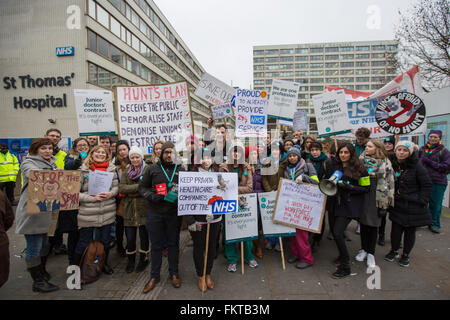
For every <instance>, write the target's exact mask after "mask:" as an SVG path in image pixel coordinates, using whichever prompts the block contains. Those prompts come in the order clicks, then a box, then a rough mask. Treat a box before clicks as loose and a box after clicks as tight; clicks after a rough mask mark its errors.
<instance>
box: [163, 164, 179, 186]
mask: <svg viewBox="0 0 450 320" xmlns="http://www.w3.org/2000/svg"><path fill="white" fill-rule="evenodd" d="M177 166H178V165H177V164H176V165H175V169H173V173H172V178H170V180H169V176H168V175H167V173H166V170H164V168H163V166H162V165H161V169H162V171H163V172H164V174H165V175H166V178H167V180H168V181H169V184H168V185H167V186H168V187H169V188H170V187H172V180H173V177H174V175H175V172H176V171H177Z"/></svg>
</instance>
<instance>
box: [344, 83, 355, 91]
mask: <svg viewBox="0 0 450 320" xmlns="http://www.w3.org/2000/svg"><path fill="white" fill-rule="evenodd" d="M341 87H342V88H343V89H349V90H355V86H354V85H352V84H345V85H342V86H341Z"/></svg>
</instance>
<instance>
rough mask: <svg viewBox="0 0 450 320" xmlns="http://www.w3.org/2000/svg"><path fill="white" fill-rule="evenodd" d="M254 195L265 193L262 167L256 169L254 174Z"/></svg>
mask: <svg viewBox="0 0 450 320" xmlns="http://www.w3.org/2000/svg"><path fill="white" fill-rule="evenodd" d="M252 178H253V193H261V192H264V188H263V186H262V176H261V167H257V168H256V167H255V169H254V173H253V176H252Z"/></svg>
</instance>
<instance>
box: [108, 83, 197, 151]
mask: <svg viewBox="0 0 450 320" xmlns="http://www.w3.org/2000/svg"><path fill="white" fill-rule="evenodd" d="M115 95H116V104H117V119H118V122H119V133H120V139H122V140H127V141H128V142H129V144H130V147H132V146H136V147H138V148H141V150H142V151H143V152H144V153H146V152H147V150H148V147H150V146H152V145H153V144H154V143H155V142H156V141H158V140H161V141H172V142H173V143H175V144H176V143H177V142H179V141H178V140H177V139H180V137H181V136H183V135H182V133H183V132H186V130H188V131H190V132H192V117H191V107H190V102H189V91H188V87H187V84H186V82H177V83H170V84H166V85H155V86H133V87H115Z"/></svg>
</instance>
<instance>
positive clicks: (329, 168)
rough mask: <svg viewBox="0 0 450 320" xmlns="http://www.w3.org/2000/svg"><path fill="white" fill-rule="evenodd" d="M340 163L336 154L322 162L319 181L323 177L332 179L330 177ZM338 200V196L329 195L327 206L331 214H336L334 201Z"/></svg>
mask: <svg viewBox="0 0 450 320" xmlns="http://www.w3.org/2000/svg"><path fill="white" fill-rule="evenodd" d="M337 168H338V164H337V161H336V158H335V157H334V156H331V157H330V158H329V159H327V160H325V161H324V162H323V163H322V166H321V168H320V171H319V173H318V178H319V181H321V180H323V179H330V177H331V176H332V175H333V173H334V171H335V170H337ZM335 201H336V196H333V197H330V196H327V204H326V208H327V211H328V213H329V214H334V203H335Z"/></svg>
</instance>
